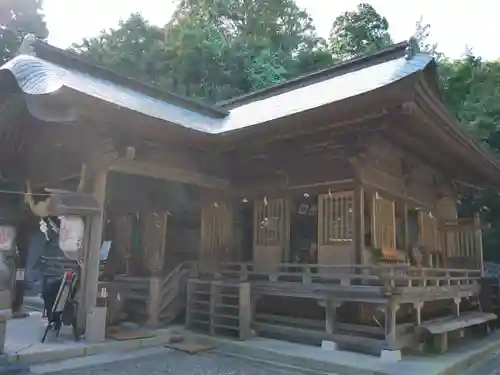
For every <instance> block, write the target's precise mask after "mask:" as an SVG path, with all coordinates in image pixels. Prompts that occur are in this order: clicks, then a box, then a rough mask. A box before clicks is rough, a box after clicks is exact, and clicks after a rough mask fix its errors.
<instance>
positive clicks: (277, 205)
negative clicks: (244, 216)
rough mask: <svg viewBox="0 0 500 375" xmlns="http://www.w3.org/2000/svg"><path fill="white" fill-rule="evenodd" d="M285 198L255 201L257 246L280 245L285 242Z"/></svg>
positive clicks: (255, 238)
mask: <svg viewBox="0 0 500 375" xmlns="http://www.w3.org/2000/svg"><path fill="white" fill-rule="evenodd" d="M284 218H285V200H284V199H269V200H268V199H264V200H257V201H255V202H254V228H255V230H254V232H255V234H254V242H255V245H256V246H279V245H282V244H283V243H284V236H285V233H284V225H283V223H284Z"/></svg>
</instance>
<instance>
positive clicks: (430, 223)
mask: <svg viewBox="0 0 500 375" xmlns="http://www.w3.org/2000/svg"><path fill="white" fill-rule="evenodd" d="M418 215H419V219H418V221H419V227H420V243H421V244H422V245H423V246H425V247H426V248H428V249H429V250H431V251H437V250H439V247H440V246H438V243H439V241H438V239H439V237H438V229H437V221H436V218H435V217H434V216H432V214H430V213H428V212H424V211H419V213H418Z"/></svg>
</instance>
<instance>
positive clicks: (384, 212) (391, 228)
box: [372, 194, 396, 254]
mask: <svg viewBox="0 0 500 375" xmlns="http://www.w3.org/2000/svg"><path fill="white" fill-rule="evenodd" d="M372 215H373V218H372V223H373V224H372V225H373V245H374V247H375V248H376V249H381V250H382V252H383V253H384V254H386V253H392V252H394V253H395V252H396V208H395V203H394V201H392V200H389V199H385V198H383V197H380V196H379V195H378V194H376V195H375V197H374V199H373V213H372Z"/></svg>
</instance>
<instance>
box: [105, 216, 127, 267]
mask: <svg viewBox="0 0 500 375" xmlns="http://www.w3.org/2000/svg"><path fill="white" fill-rule="evenodd" d="M110 216H111V215H110ZM110 220H111V221H112V223H111V224H112V226H113V237H112V243H111V249H110V251H109V255H108V260H107V261H106V265H105V266H104V272H105V273H106V274H107V275H114V274H120V273H126V274H129V273H130V258H131V255H132V215H127V214H121V215H113V216H112V217H111V218H110Z"/></svg>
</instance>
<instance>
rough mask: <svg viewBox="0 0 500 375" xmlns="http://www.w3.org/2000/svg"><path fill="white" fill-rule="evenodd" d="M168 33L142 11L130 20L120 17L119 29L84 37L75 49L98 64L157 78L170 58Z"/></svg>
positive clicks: (138, 76) (155, 80)
mask: <svg viewBox="0 0 500 375" xmlns="http://www.w3.org/2000/svg"><path fill="white" fill-rule="evenodd" d="M164 33H165V31H164V30H163V29H161V28H158V27H154V26H152V25H150V24H149V23H148V22H147V21H146V20H145V19H144V18H143V17H142V16H141V15H140V14H132V15H131V16H130V17H129V18H128V19H127V20H125V21H120V23H119V25H118V27H117V28H116V29H110V30H108V31H102V32H101V33H100V34H99V35H98V36H96V37H93V38H86V39H83V40H82V41H81V42H80V43H75V44H73V46H72V47H71V49H72V50H73V51H74V52H77V53H79V54H81V55H82V56H84V57H86V58H88V59H90V60H91V61H93V62H95V63H96V64H99V65H102V66H105V67H110V68H112V69H113V70H116V71H118V72H120V73H123V74H125V75H127V76H131V77H134V78H137V79H141V80H144V81H146V82H157V81H158V80H159V79H160V76H161V75H162V73H163V67H164V64H165V62H166V60H165V57H166V56H165V46H164Z"/></svg>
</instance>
